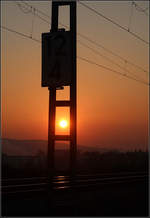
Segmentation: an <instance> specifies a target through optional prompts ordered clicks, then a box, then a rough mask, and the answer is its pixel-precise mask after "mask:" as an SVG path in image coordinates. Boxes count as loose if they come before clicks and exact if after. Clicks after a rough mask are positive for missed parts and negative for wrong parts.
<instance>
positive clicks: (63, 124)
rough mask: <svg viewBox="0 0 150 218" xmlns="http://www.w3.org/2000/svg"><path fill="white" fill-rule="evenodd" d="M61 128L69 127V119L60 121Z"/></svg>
mask: <svg viewBox="0 0 150 218" xmlns="http://www.w3.org/2000/svg"><path fill="white" fill-rule="evenodd" d="M59 125H60V127H61V128H66V127H67V121H66V120H61V121H60V123H59Z"/></svg>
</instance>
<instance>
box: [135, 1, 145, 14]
mask: <svg viewBox="0 0 150 218" xmlns="http://www.w3.org/2000/svg"><path fill="white" fill-rule="evenodd" d="M133 5H134V6H135V9H136V10H137V11H139V12H143V13H144V14H145V15H146V16H148V14H147V12H146V11H147V9H148V7H146V8H145V9H143V8H142V7H140V6H139V5H138V4H137V3H135V1H133Z"/></svg>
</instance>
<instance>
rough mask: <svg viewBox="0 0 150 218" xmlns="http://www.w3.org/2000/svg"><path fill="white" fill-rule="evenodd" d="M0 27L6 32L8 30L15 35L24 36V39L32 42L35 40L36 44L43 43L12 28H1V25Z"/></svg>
mask: <svg viewBox="0 0 150 218" xmlns="http://www.w3.org/2000/svg"><path fill="white" fill-rule="evenodd" d="M0 27H1V28H2V29H4V30H7V31H9V32H12V33H15V34H17V35H19V36H23V37H25V38H28V39H31V40H33V41H35V42H38V43H41V41H40V40H38V39H35V38H33V37H31V36H28V35H26V34H24V33H21V32H18V31H16V30H13V29H10V28H8V27H5V26H1V25H0Z"/></svg>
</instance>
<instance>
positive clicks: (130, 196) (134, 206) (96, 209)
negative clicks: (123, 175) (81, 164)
mask: <svg viewBox="0 0 150 218" xmlns="http://www.w3.org/2000/svg"><path fill="white" fill-rule="evenodd" d="M52 195H53V197H52V198H53V201H52V202H51V201H50V200H49V202H48V201H47V192H45V193H44V192H41V193H35V194H33V193H32V194H30V195H24V194H22V195H18V196H11V197H10V196H7V197H6V196H5V197H2V216H6V217H8V216H19V217H23V216H30V217H31V216H35V217H38V216H42V217H43V216H92V217H93V216H113V217H117V216H121V217H123V216H134V217H145V216H148V210H149V208H148V205H149V204H148V181H136V182H133V181H132V182H126V183H118V184H117V183H116V184H109V185H108V184H107V185H106V184H105V185H102V184H101V185H99V186H97V187H96V186H95V187H94V188H89V187H86V188H84V189H81V188H80V189H78V190H68V191H67V190H66V191H57V192H54V193H53V194H51V196H52Z"/></svg>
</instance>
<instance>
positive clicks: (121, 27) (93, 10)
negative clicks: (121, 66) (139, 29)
mask: <svg viewBox="0 0 150 218" xmlns="http://www.w3.org/2000/svg"><path fill="white" fill-rule="evenodd" d="M79 3H80V4H81V5H83V6H84V7H86V8H87V9H89V10H90V11H92V12H94V13H95V14H97V15H99V16H101V17H102V18H104V19H105V20H107V21H109V22H111V23H112V24H114V25H116V26H117V27H119V28H120V29H122V30H124V31H126V32H128V33H130V34H131V35H132V36H134V37H135V38H137V39H139V40H140V41H142V42H144V43H145V44H148V45H149V42H147V41H146V40H144V39H143V38H141V37H140V36H138V35H137V34H135V33H133V32H131V31H130V30H128V29H127V28H125V27H124V26H121V25H120V24H118V23H116V22H115V21H113V20H112V19H110V18H108V17H106V16H105V15H103V14H101V13H100V12H98V11H96V10H95V9H94V8H91V7H90V6H88V5H86V4H84V3H83V2H81V1H79Z"/></svg>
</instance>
